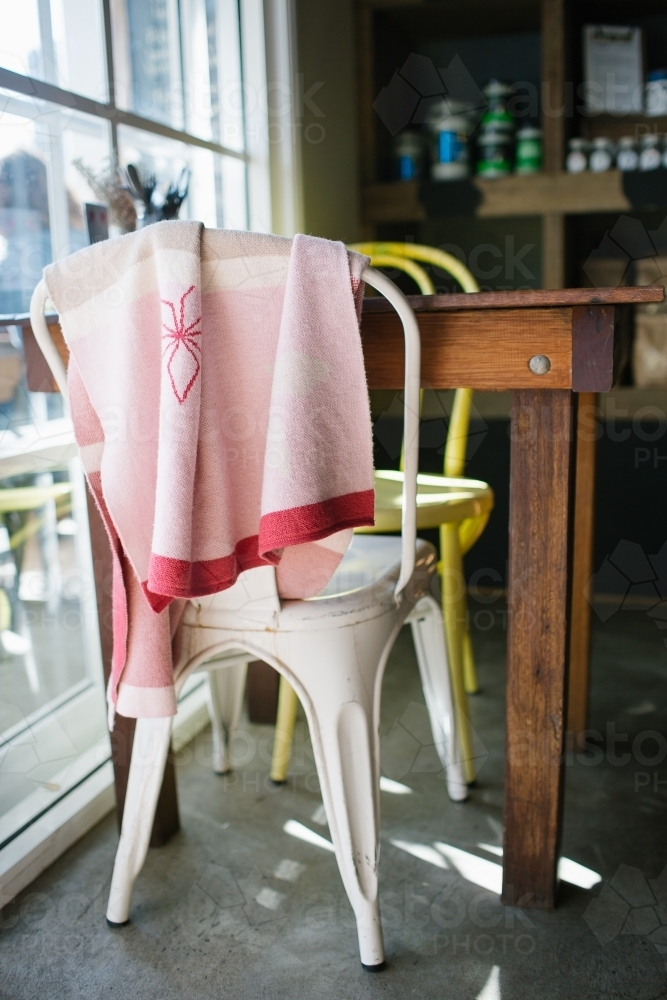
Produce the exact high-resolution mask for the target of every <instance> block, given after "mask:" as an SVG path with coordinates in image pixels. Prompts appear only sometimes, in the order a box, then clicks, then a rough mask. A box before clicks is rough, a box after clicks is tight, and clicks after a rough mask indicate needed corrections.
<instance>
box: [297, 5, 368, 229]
mask: <svg viewBox="0 0 667 1000" xmlns="http://www.w3.org/2000/svg"><path fill="white" fill-rule="evenodd" d="M296 13H297V47H298V62H299V67H298V68H299V73H300V74H302V77H301V82H300V87H299V90H300V95H299V100H300V101H302V106H303V117H302V118H298V119H297V120H298V121H300V122H301V123H302V161H303V197H304V230H305V232H307V233H312V234H313V235H314V236H324V237H327V238H328V239H334V240H344V241H345V242H352V241H353V240H355V239H359V162H358V161H359V157H358V142H357V114H356V111H357V107H356V100H357V95H356V66H355V48H354V14H353V4H352V0H297V3H296Z"/></svg>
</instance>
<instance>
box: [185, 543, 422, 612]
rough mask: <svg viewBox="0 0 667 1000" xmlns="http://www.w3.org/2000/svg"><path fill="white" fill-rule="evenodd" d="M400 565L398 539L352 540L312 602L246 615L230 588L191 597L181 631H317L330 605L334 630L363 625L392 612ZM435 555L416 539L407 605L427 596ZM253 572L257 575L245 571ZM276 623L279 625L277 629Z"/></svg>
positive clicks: (294, 602)
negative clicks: (322, 588)
mask: <svg viewBox="0 0 667 1000" xmlns="http://www.w3.org/2000/svg"><path fill="white" fill-rule="evenodd" d="M400 564H401V539H400V537H391V536H389V537H387V536H384V535H383V536H379V535H376V536H366V537H364V536H355V535H353V536H352V542H351V543H350V546H349V548H348V550H347V552H346V553H345V556H344V557H343V559H342V560H341V562H340V564H339V566H338V569H337V570H336V572H335V573H334V575H333V577H332V578H331V580H330V581H329V583H328V585H327V586H326V587H325V589H324V590H323V591H322V592H321V593H320V594H318V595H317V596H316V597H310V598H307V599H306V600H281V601H280V602H279V604H278V606H277V608H276V610H275V611H274V612H272V611H271V610H270V609H268V610H267V611H266V612H260V613H259V614H258V613H257V612H255V611H249V607H251V606H250V605H245V606H244V605H243V604H240V605H239V603H238V602H235V606H233V607H232V606H230V599H233V598H234V596H235V595H234V594H233V589H234V588H230V589H229V590H226V591H222V592H221V593H219V594H211V595H209V596H208V597H196V598H193V599H192V600H191V601H190V602H189V604H188V606H187V607H186V609H185V612H184V615H183V626H184V628H185V629H189V628H195V629H200V628H204V629H206V628H217V629H219V628H228V629H239V628H241V629H243V630H246V631H264V630H265V629H266V628H267V626H269V627H270V628H271V629H276V628H278V627H279V628H280V629H281V630H283V631H288V630H290V629H297V630H302V629H308V630H310V629H313V628H321V627H323V626H322V622H323V620H324V619H327V618H328V617H330V616H331V614H332V611H331V604H332V603H333V602H334V601H335V603H336V610H335V618H336V622H337V625H338V626H340V625H341V624H342V622H343V619H345V623H346V624H350V625H352V624H354V623H355V622H359V621H364V620H367V619H368V618H372V617H374V616H375V615H382V614H385V613H386V612H387V610H388V609H390V608H393V607H395V598H394V587H395V584H396V581H397V580H398V575H399V571H400ZM436 567H437V553H436V550H435V548H434V547H433V546H432V545H431V544H430V542H426V541H423V540H422V539H417V548H416V563H415V571H414V574H413V578H412V580H413V582H412V584H411V588H410V591H411V599H412V600H413V601H415V600H418V598H419V597H420V596H421V595H422V594H425V593H428V592H429V591H430V578H431V577H432V576H433V575H434V574H435V573H436ZM249 572H250V573H256V572H257V570H250V571H249ZM244 577H245V574H241V576H240V577H239V579H238V580H237V582H236V583H235V584H234V587H235V588H237V591H238V590H242V588H244V586H245V580H244ZM279 622H280V624H278V623H279Z"/></svg>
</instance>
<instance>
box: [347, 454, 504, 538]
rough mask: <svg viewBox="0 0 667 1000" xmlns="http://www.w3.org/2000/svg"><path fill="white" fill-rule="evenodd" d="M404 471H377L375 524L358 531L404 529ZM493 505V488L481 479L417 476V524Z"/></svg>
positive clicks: (434, 524) (432, 524) (435, 523)
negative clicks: (402, 519) (402, 516)
mask: <svg viewBox="0 0 667 1000" xmlns="http://www.w3.org/2000/svg"><path fill="white" fill-rule="evenodd" d="M402 490H403V473H402V472H395V471H393V470H390V469H383V470H380V471H379V472H376V473H375V525H374V526H373V527H372V528H356V529H355V532H358V533H359V534H360V535H362V534H374V533H376V532H383V531H400V530H401V500H402ZM492 509H493V490H492V489H491V487H490V486H489V485H488V483H484V482H482V481H481V480H479V479H466V478H461V479H455V478H452V477H449V476H436V475H426V474H420V475H419V476H417V528H418V529H423V528H438V527H439V526H440V525H441V524H447V523H448V522H452V521H454V522H460V521H464V520H466V519H467V518H474V517H481V516H482V515H484V514H488V513H489V512H490V511H491V510H492Z"/></svg>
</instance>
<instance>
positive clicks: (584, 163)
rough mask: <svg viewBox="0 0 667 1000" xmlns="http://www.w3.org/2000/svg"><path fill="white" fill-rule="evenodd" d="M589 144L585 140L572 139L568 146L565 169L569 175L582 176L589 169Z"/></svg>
mask: <svg viewBox="0 0 667 1000" xmlns="http://www.w3.org/2000/svg"><path fill="white" fill-rule="evenodd" d="M587 152H588V143H587V142H586V140H585V139H570V141H569V142H568V144H567V158H566V160H565V169H566V170H567V172H568V174H581V173H583V172H584V170H586V168H587V167H588V157H587V155H586V154H587Z"/></svg>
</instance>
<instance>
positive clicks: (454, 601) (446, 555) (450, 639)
mask: <svg viewBox="0 0 667 1000" xmlns="http://www.w3.org/2000/svg"><path fill="white" fill-rule="evenodd" d="M440 558H441V563H442V610H443V617H444V619H445V634H446V637H447V653H448V656H449V670H450V674H451V678H452V690H453V694H454V704H455V706H456V728H457V731H458V734H459V740H460V743H461V752H462V755H463V768H464V773H465V776H466V781H467V782H468V783H471V782H473V781H474V780H475V762H474V758H473V748H472V734H471V731H470V721H469V715H468V699H467V698H466V692H465V685H464V681H463V641H462V638H463V636H462V628H463V625H464V624H465V620H466V619H465V600H464V598H465V588H464V586H463V565H462V562H461V550H460V548H459V535H458V525H457V524H456V523H451V524H442V525H440Z"/></svg>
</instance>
